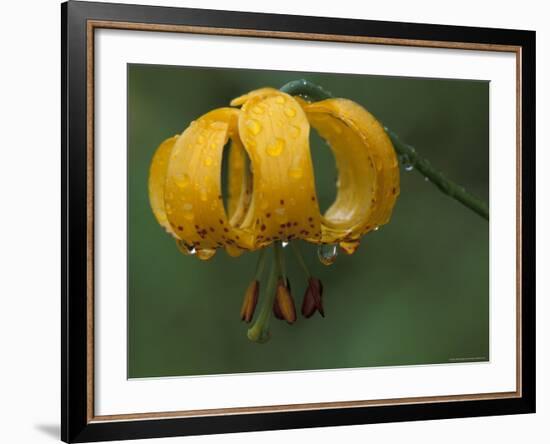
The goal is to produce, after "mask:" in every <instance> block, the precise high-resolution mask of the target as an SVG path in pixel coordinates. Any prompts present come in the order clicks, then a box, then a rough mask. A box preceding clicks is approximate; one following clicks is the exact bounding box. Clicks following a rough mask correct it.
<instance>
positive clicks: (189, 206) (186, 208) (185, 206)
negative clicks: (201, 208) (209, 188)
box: [182, 202, 193, 211]
mask: <svg viewBox="0 0 550 444" xmlns="http://www.w3.org/2000/svg"><path fill="white" fill-rule="evenodd" d="M182 208H183V211H191V210H192V209H193V204H192V203H189V202H187V203H184V204H183V207H182Z"/></svg>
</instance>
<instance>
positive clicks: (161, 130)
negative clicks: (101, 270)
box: [128, 65, 489, 378]
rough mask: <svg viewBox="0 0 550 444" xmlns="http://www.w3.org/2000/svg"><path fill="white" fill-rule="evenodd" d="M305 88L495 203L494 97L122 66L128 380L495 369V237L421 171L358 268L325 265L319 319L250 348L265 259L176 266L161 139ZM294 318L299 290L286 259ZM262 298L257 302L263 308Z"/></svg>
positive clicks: (346, 79)
mask: <svg viewBox="0 0 550 444" xmlns="http://www.w3.org/2000/svg"><path fill="white" fill-rule="evenodd" d="M300 78H305V79H308V80H311V81H313V82H315V83H318V84H319V85H322V86H323V87H325V88H326V89H328V90H329V91H331V92H332V93H333V94H334V95H335V96H339V97H346V98H350V99H352V100H354V101H356V102H358V103H360V104H362V105H363V106H365V107H366V108H367V109H368V110H369V111H370V112H372V113H373V114H374V115H375V116H377V118H378V119H379V120H380V121H382V122H383V123H384V124H385V125H386V126H388V127H389V128H391V129H392V130H394V131H395V132H396V133H397V134H399V135H400V137H401V138H402V140H404V141H406V142H407V143H410V144H412V145H414V146H415V147H416V149H417V151H419V152H420V153H421V154H422V155H423V156H425V157H427V158H428V159H429V160H430V161H431V162H432V163H433V165H435V166H436V167H437V168H439V169H441V170H442V171H444V172H445V173H446V174H447V175H448V177H450V178H451V179H453V180H455V181H456V182H458V183H460V184H462V185H464V186H465V187H466V189H468V190H469V191H471V192H473V193H475V194H477V195H479V196H480V197H482V198H483V199H485V200H488V197H489V196H488V194H489V185H488V184H489V152H488V146H489V145H488V141H489V83H488V82H482V81H470V80H446V79H419V78H401V77H382V76H365V75H347V74H346V75H342V74H319V73H303V72H282V71H277V72H275V71H258V70H240V69H213V68H187V67H171V66H156V65H129V66H128V88H129V94H128V137H129V145H128V265H129V266H128V286H129V287H128V288H129V291H128V328H129V330H128V350H129V354H128V377H130V378H137V377H158V376H176V375H205V374H223V373H241V372H266V371H284V370H299V369H326V368H345V367H369V366H391V365H411V364H434V363H448V362H456V360H467V361H484V360H488V359H489V224H488V222H487V221H486V220H484V219H482V218H480V217H479V216H478V215H476V214H474V213H473V212H472V211H470V210H468V209H466V208H465V207H463V206H462V205H461V204H459V203H457V202H456V201H454V200H452V199H450V198H449V197H446V196H445V195H443V194H442V193H441V192H439V191H438V190H437V189H436V188H435V187H434V186H433V185H432V184H431V183H429V182H427V181H425V180H424V179H423V177H422V176H421V175H419V174H418V173H417V172H415V171H412V172H406V171H404V170H403V169H402V172H401V196H400V197H399V199H398V200H397V204H396V207H395V210H394V213H393V217H392V219H391V221H390V223H389V224H387V225H385V226H384V227H382V228H381V229H380V230H379V231H378V232H374V233H371V234H369V235H367V236H366V237H364V238H363V242H362V245H361V248H360V249H359V250H358V251H357V253H356V254H355V255H353V256H345V255H340V256H339V257H338V259H337V261H336V263H335V264H334V265H332V266H330V267H326V266H324V265H321V264H320V263H319V262H318V260H317V257H316V249H315V247H313V246H309V245H305V244H303V243H302V245H301V247H302V252H303V254H304V256H305V259H306V262H307V263H308V265H309V267H310V270H311V271H312V273H313V274H314V275H316V276H318V277H319V278H320V279H321V280H322V282H323V284H324V289H325V293H324V305H325V312H326V318H324V319H323V318H321V317H320V316H319V315H318V314H316V315H315V316H314V317H313V318H311V319H304V318H302V317H301V316H299V318H298V321H297V322H296V323H295V324H294V325H292V326H289V325H287V324H286V323H285V322H281V321H277V320H272V329H271V332H272V339H271V340H270V341H269V342H267V343H265V344H256V343H252V342H250V341H249V340H248V339H247V337H246V330H247V325H246V324H244V323H242V322H241V321H240V319H239V310H240V306H241V302H242V296H243V294H244V291H245V289H246V287H247V286H248V284H249V282H250V280H251V279H252V277H253V274H254V268H255V264H256V259H257V253H252V254H245V255H243V256H241V257H240V258H237V259H235V258H230V257H228V256H227V255H226V254H225V253H223V252H219V253H218V254H217V255H216V256H215V257H214V258H213V259H212V260H211V261H209V262H201V261H199V260H198V259H196V258H193V257H185V256H183V255H181V254H180V253H179V252H178V250H177V248H176V246H175V243H174V240H173V239H172V238H171V237H169V236H168V235H167V234H166V233H165V232H164V230H163V229H162V228H161V227H160V226H159V225H158V224H157V223H156V221H155V219H154V217H153V213H152V212H151V210H150V207H149V202H148V195H147V176H148V169H149V164H150V162H151V158H152V156H153V153H154V151H155V149H156V147H157V146H158V145H159V143H160V142H162V141H163V140H164V139H165V138H167V137H170V136H172V135H174V134H176V133H181V132H182V131H183V130H184V129H185V128H186V127H187V125H188V124H189V123H190V122H191V121H192V120H193V119H196V118H197V117H199V116H200V115H202V114H204V113H206V112H207V111H209V110H212V109H214V108H217V107H221V106H227V105H228V104H229V101H230V100H231V99H232V98H234V97H237V96H239V95H241V94H243V93H245V92H247V91H250V90H253V89H255V88H259V87H263V86H273V87H277V88H278V87H280V86H282V85H283V84H285V83H286V82H288V81H290V80H295V79H300ZM312 154H313V158H314V167H315V173H316V182H317V191H318V196H319V201H320V204H321V207H322V208H327V207H328V205H329V204H330V203H331V201H332V199H333V198H334V195H335V181H336V170H335V166H334V160H333V157H332V154H331V152H330V149H329V148H328V146H327V145H326V144H324V143H323V142H322V141H321V140H320V139H319V138H318V137H317V136H316V135H312ZM285 253H286V257H287V268H288V270H289V278H290V280H291V282H292V290H293V294H294V296H295V299H296V303H297V306H298V308H299V306H300V304H301V300H302V295H303V292H304V289H305V279H304V276H303V274H302V273H301V270H300V269H299V268H298V266H297V264H296V262H295V260H294V258H293V256H292V254H291V251H289V250H285ZM260 297H262V296H260Z"/></svg>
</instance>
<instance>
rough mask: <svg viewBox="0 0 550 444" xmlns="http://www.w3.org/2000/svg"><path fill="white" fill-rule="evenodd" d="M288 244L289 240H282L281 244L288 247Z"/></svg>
mask: <svg viewBox="0 0 550 444" xmlns="http://www.w3.org/2000/svg"><path fill="white" fill-rule="evenodd" d="M288 244H289V242H288V241H282V242H281V245H282V247H283V248H286V247H287V245H288Z"/></svg>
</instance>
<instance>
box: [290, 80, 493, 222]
mask: <svg viewBox="0 0 550 444" xmlns="http://www.w3.org/2000/svg"><path fill="white" fill-rule="evenodd" d="M281 91H283V92H285V93H287V94H290V95H294V96H301V97H303V98H304V99H306V100H308V101H319V100H325V99H329V98H332V97H334V96H333V95H332V94H331V93H330V92H329V91H327V90H325V89H324V88H322V87H321V86H319V85H315V84H314V83H312V82H309V81H308V80H293V81H291V82H288V83H287V84H285V85H284V86H283V87H282V88H281ZM384 129H385V131H386V133H387V134H388V136H389V137H390V139H391V141H392V143H393V146H394V148H395V151H396V152H397V154H399V155H400V156H401V158H402V159H406V163H407V165H408V166H409V168H410V167H412V168H414V169H416V171H418V172H419V173H420V174H422V175H423V176H424V177H425V178H427V179H428V180H429V181H430V182H431V183H433V184H434V185H435V186H436V187H437V188H438V189H439V190H440V191H441V192H443V193H444V194H446V195H448V196H449V197H452V198H453V199H455V200H457V201H458V202H460V203H461V204H463V205H464V206H465V207H467V208H469V209H470V210H472V211H473V212H475V213H476V214H478V215H479V216H481V217H483V218H484V219H486V220H489V207H488V206H487V204H486V203H485V202H484V201H483V200H481V199H480V198H478V197H476V196H474V195H473V194H470V193H468V192H467V191H466V190H465V188H464V187H463V186H460V185H459V184H457V183H456V182H453V181H452V180H450V179H449V178H447V177H446V176H445V175H444V174H443V173H442V172H441V171H438V170H437V169H435V168H434V167H433V166H432V164H431V163H430V162H429V161H428V160H427V159H425V158H423V157H421V156H420V155H419V154H418V153H417V152H416V150H415V149H414V147H412V146H411V145H408V144H406V143H404V142H402V141H401V140H400V139H399V137H398V136H397V134H395V133H394V132H393V131H391V130H390V129H388V128H386V127H384ZM401 161H402V162H403V160H401Z"/></svg>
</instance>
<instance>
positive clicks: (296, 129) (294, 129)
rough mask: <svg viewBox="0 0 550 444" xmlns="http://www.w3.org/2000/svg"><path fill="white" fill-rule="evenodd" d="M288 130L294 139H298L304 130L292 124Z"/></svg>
mask: <svg viewBox="0 0 550 444" xmlns="http://www.w3.org/2000/svg"><path fill="white" fill-rule="evenodd" d="M288 131H289V133H290V137H292V138H293V139H297V138H298V136H299V135H300V133H301V132H302V130H301V129H300V127H299V126H296V125H290V127H289V129H288Z"/></svg>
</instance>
